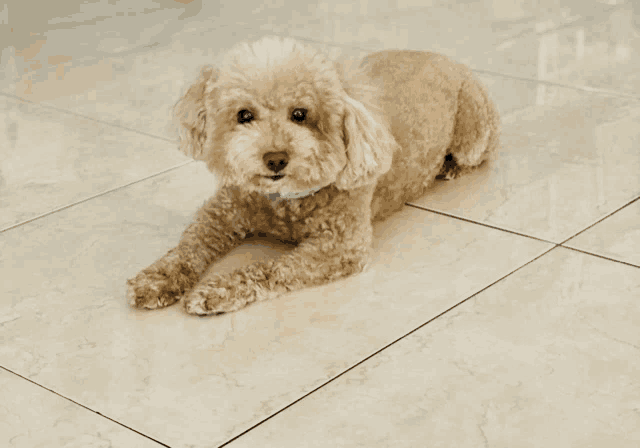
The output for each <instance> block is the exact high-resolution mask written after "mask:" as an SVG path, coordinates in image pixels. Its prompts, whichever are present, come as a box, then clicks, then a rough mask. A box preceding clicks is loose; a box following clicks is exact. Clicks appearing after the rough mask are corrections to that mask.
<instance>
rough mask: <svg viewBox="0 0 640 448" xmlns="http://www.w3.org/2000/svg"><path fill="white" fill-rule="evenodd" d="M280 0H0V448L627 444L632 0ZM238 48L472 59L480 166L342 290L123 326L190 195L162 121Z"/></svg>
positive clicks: (633, 257)
mask: <svg viewBox="0 0 640 448" xmlns="http://www.w3.org/2000/svg"><path fill="white" fill-rule="evenodd" d="M49 4H51V5H54V3H49ZM303 4H304V2H294V1H291V0H271V1H266V2H265V1H263V0H260V1H254V0H251V1H250V2H236V1H227V0H225V1H222V2H204V1H198V0H195V1H191V2H189V1H188V0H138V1H136V2H107V1H97V0H91V1H90V2H85V3H80V2H71V1H63V2H56V3H55V8H54V7H53V6H51V7H47V6H46V5H47V3H46V2H41V3H39V4H36V3H34V2H33V1H31V2H29V1H22V2H12V3H11V4H10V5H6V4H4V6H0V41H2V42H10V45H4V46H3V47H2V53H1V55H0V58H1V60H0V104H1V107H0V120H1V121H2V122H3V123H4V127H3V130H2V131H1V132H0V446H2V447H27V448H32V447H83V448H93V447H109V446H114V447H138V446H140V447H154V446H169V447H202V448H205V447H206V448H208V447H220V446H229V447H232V448H238V447H245V446H246V447H279V448H281V447H307V446H308V447H334V446H335V447H412V448H413V447H418V448H421V447H474V448H475V447H551V448H555V447H580V448H605V447H606V448H618V447H629V448H631V447H638V446H640V201H639V200H638V199H640V176H639V174H640V75H638V73H640V2H633V1H630V0H629V1H624V0H620V1H615V0H609V1H596V0H537V1H536V0H512V1H507V0H458V1H454V2H451V1H443V0H431V1H424V0H396V1H388V0H370V1H360V2H356V3H354V2H350V1H346V0H344V1H342V0H336V1H329V2H327V1H319V2H317V3H313V4H311V5H310V6H306V7H305V6H302V5H303ZM131 5H133V6H131ZM212 5H213V6H212ZM425 5H426V6H425ZM48 9H51V11H49V10H48ZM264 34H278V35H290V36H295V37H298V38H300V39H303V40H305V41H307V42H309V43H312V44H313V45H316V46H318V47H321V48H323V49H324V50H325V51H327V52H328V53H329V54H331V55H332V56H336V57H338V56H344V55H346V56H348V57H359V56H362V55H364V54H366V53H367V52H370V51H373V50H377V49H382V48H409V49H420V50H434V51H438V52H442V53H445V54H447V55H449V56H451V57H453V58H455V59H456V60H458V61H461V62H465V63H467V64H469V65H471V66H472V67H473V68H474V70H475V71H476V73H477V74H478V76H479V77H480V78H481V79H482V80H483V81H484V82H485V83H486V84H487V85H488V87H489V89H490V92H491V95H492V96H493V98H494V99H495V101H496V103H497V104H498V107H499V109H500V111H501V114H502V119H503V138H502V148H501V151H500V156H499V158H498V159H497V160H496V161H495V162H494V163H493V164H491V165H488V166H484V167H483V168H482V169H480V170H478V171H477V172H475V173H473V174H472V175H469V176H468V177H466V178H461V179H458V180H455V181H451V182H446V181H441V182H438V183H437V184H436V185H435V186H434V188H433V189H432V190H431V191H430V192H429V193H428V194H427V195H426V196H425V197H424V198H422V199H421V200H420V201H417V202H416V203H415V204H408V205H407V207H405V209H404V210H403V211H402V212H400V213H399V214H398V215H396V216H394V217H393V218H392V219H390V220H388V221H386V222H384V223H381V224H379V225H378V226H377V227H376V228H375V243H374V245H375V258H374V261H373V262H372V263H371V267H370V269H369V271H367V272H365V273H363V274H362V275H359V276H357V277H353V278H350V279H347V280H343V281H340V282H336V283H334V284H331V285H327V286H324V287H317V288H312V289H309V290H306V291H303V292H300V293H297V294H291V295H288V296H285V297H282V298H281V299H279V300H274V301H271V302H264V303H259V304H255V305H253V306H250V307H248V308H246V309H244V310H242V311H240V312H236V313H233V314H228V315H221V316H217V317H210V318H197V317H193V316H189V315H186V314H185V313H184V312H183V311H182V310H181V309H180V307H170V308H168V309H165V310H161V311H155V312H143V311H137V310H133V309H131V308H130V307H129V306H128V305H127V304H126V301H125V298H124V290H125V289H124V286H125V280H126V279H127V278H128V277H130V276H132V275H133V274H135V273H136V272H137V271H138V270H140V269H141V268H143V267H145V266H146V265H147V264H149V263H151V262H152V261H153V260H155V259H156V258H157V257H159V256H160V255H162V254H163V253H164V252H165V251H166V250H167V249H168V248H170V247H171V246H172V245H173V244H175V243H176V241H177V239H178V237H179V235H180V233H181V231H182V229H183V228H184V226H185V225H186V224H187V223H188V222H189V220H190V217H191V216H192V214H193V213H194V211H195V210H196V209H197V207H198V206H199V205H200V204H201V203H202V202H203V201H204V200H205V199H206V198H207V197H209V196H210V195H212V194H213V193H214V192H215V189H216V179H215V178H214V177H213V176H212V175H210V174H208V173H207V172H206V170H205V169H204V168H203V167H202V166H201V165H200V164H199V163H196V162H192V161H190V160H189V159H187V158H186V157H184V156H182V155H181V154H180V153H178V151H177V150H176V147H177V145H176V143H175V134H174V133H173V132H172V131H171V130H170V129H169V128H168V127H167V123H168V122H169V108H170V107H171V105H172V104H173V103H174V102H175V100H176V99H177V98H178V97H179V95H180V94H181V93H182V92H183V91H184V89H185V87H186V85H187V84H188V83H189V82H191V81H192V80H193V79H194V77H195V75H196V70H197V68H198V67H199V66H200V65H202V64H205V63H215V62H216V60H217V58H218V56H219V54H220V53H221V52H222V51H224V50H225V49H228V48H229V47H230V46H232V45H233V44H234V43H236V42H238V41H241V40H245V39H253V38H257V37H259V36H261V35H264ZM286 250H288V249H287V248H286V247H284V246H282V245H279V244H275V243H273V242H270V241H267V240H264V239H254V240H251V241H250V242H249V244H247V245H246V246H244V247H242V248H240V249H237V250H235V251H234V253H232V254H231V255H230V256H229V257H227V258H226V259H225V260H223V261H221V262H220V263H219V264H218V265H216V266H215V267H214V268H215V269H220V270H228V269H233V268H234V266H238V265H241V264H244V263H249V262H251V261H253V260H256V259H264V258H268V257H273V256H276V255H277V254H278V253H281V252H283V251H286Z"/></svg>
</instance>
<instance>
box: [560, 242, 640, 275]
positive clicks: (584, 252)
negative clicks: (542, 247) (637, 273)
mask: <svg viewBox="0 0 640 448" xmlns="http://www.w3.org/2000/svg"><path fill="white" fill-rule="evenodd" d="M558 247H562V248H563V249H567V250H573V251H575V252H580V253H583V254H585V255H591V256H592V257H596V258H602V259H603V260H607V261H612V262H614V263H620V264H624V265H626V266H629V267H632V268H638V269H640V266H639V265H637V264H633V263H629V262H628V261H622V260H616V259H615V258H611V257H607V256H605V255H600V254H597V253H595V252H588V251H586V250H582V249H578V248H576V247H571V246H562V245H560V244H559V245H558Z"/></svg>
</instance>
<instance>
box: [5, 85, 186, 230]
mask: <svg viewBox="0 0 640 448" xmlns="http://www.w3.org/2000/svg"><path fill="white" fill-rule="evenodd" d="M0 119H1V120H2V121H3V122H4V124H5V126H4V127H3V129H2V131H1V132H0V148H2V150H1V151H0V208H1V209H2V213H0V229H2V228H5V227H8V226H10V225H13V224H16V223H19V222H22V221H24V220H26V219H30V218H33V217H35V216H38V215H40V214H42V213H46V212H49V211H51V210H54V209H56V208H58V207H61V206H64V205H67V204H70V203H73V202H75V201H78V200H82V199H85V198H87V197H90V196H92V195H95V194H98V193H100V192H102V191H105V190H108V189H110V188H114V187H116V186H119V185H123V184H126V183H128V182H131V181H134V180H137V179H140V178H143V177H145V176H149V175H151V174H154V173H157V172H159V171H161V170H164V169H167V168H169V167H172V166H175V165H177V164H179V163H184V162H186V161H188V160H189V159H188V158H187V157H186V156H184V155H182V154H181V153H180V152H179V151H178V147H177V144H176V143H172V142H170V141H164V140H159V139H155V138H150V137H146V136H143V135H140V134H137V133H135V132H131V131H127V130H125V129H121V128H116V127H112V126H109V125H105V124H102V123H99V122H96V121H93V120H88V119H85V118H81V117H78V116H76V115H73V114H67V113H64V112H60V111H58V110H53V109H50V108H42V107H39V106H37V105H34V104H30V103H26V102H22V101H19V100H15V99H12V98H7V97H3V96H0Z"/></svg>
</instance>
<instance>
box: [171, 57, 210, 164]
mask: <svg viewBox="0 0 640 448" xmlns="http://www.w3.org/2000/svg"><path fill="white" fill-rule="evenodd" d="M217 77H218V74H217V71H216V69H214V68H213V67H203V68H202V69H201V70H200V76H199V77H198V80H197V81H196V82H195V83H194V84H193V85H192V86H191V87H189V90H187V93H185V94H184V96H183V97H182V98H180V99H179V100H178V102H177V103H176V105H175V106H174V107H173V114H174V120H175V121H176V122H177V123H176V124H177V125H178V130H179V133H180V150H181V151H182V152H184V153H185V154H186V155H188V156H191V157H193V158H195V159H198V158H200V157H201V156H202V150H203V146H204V142H205V140H206V133H205V126H206V123H207V115H206V108H205V104H204V96H205V89H206V86H207V82H208V81H213V82H215V80H216V79H217Z"/></svg>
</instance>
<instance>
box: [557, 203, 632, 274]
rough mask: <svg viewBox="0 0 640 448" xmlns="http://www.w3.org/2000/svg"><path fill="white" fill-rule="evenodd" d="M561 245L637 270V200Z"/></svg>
mask: <svg viewBox="0 0 640 448" xmlns="http://www.w3.org/2000/svg"><path fill="white" fill-rule="evenodd" d="M564 245H565V246H568V247H575V248H576V249H580V250H585V251H587V252H592V253H594V254H598V255H603V256H605V257H609V258H613V259H614V260H620V261H625V262H627V263H631V264H634V265H636V266H638V267H640V201H636V202H634V203H633V204H631V205H629V206H628V207H625V208H623V209H622V210H620V211H619V212H617V213H615V214H613V215H612V216H610V217H608V218H606V219H605V220H604V221H602V222H600V223H598V224H596V225H595V226H593V227H592V228H590V229H588V230H587V231H586V232H584V233H581V234H580V235H578V236H576V237H575V238H572V239H570V240H569V241H567V242H566V243H565V244H564Z"/></svg>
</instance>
